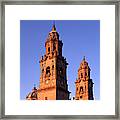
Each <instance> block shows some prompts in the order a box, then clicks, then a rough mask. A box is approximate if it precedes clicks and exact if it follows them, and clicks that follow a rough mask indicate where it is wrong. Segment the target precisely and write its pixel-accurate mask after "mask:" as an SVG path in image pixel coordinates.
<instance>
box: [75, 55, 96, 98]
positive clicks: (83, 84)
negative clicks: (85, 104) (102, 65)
mask: <svg viewBox="0 0 120 120" xmlns="http://www.w3.org/2000/svg"><path fill="white" fill-rule="evenodd" d="M93 84H94V83H93V82H92V79H90V68H89V66H88V63H87V62H86V60H85V57H84V58H83V60H82V62H81V64H80V67H79V69H78V78H77V79H76V81H75V85H76V92H75V100H93V99H94V98H93Z"/></svg>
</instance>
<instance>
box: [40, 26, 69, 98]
mask: <svg viewBox="0 0 120 120" xmlns="http://www.w3.org/2000/svg"><path fill="white" fill-rule="evenodd" d="M62 46H63V43H62V41H61V40H59V34H58V32H57V31H56V27H55V24H53V27H52V30H51V32H49V35H48V37H47V40H46V42H45V48H46V53H45V55H44V56H42V57H41V59H40V69H41V74H40V85H39V88H38V99H40V100H68V99H69V94H70V92H69V91H68V84H67V76H66V69H67V65H68V63H67V61H66V59H65V58H64V57H63V56H62Z"/></svg>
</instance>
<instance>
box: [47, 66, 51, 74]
mask: <svg viewBox="0 0 120 120" xmlns="http://www.w3.org/2000/svg"><path fill="white" fill-rule="evenodd" d="M46 74H50V67H49V66H48V67H47V68H46Z"/></svg>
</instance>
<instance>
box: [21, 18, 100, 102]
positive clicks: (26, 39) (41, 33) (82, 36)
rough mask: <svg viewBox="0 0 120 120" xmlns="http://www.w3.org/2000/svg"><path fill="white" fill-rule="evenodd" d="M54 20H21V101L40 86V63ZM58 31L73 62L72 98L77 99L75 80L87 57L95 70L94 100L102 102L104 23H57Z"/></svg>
mask: <svg viewBox="0 0 120 120" xmlns="http://www.w3.org/2000/svg"><path fill="white" fill-rule="evenodd" d="M52 25H53V21H52V20H21V21H20V99H25V97H26V95H27V94H28V93H29V92H31V90H32V88H33V86H34V84H36V86H37V87H38V86H39V79H40V65H39V60H40V57H41V56H42V55H44V53H45V41H46V38H47V36H48V33H49V32H50V31H51V29H52ZM55 25H56V29H57V32H58V33H59V35H60V40H62V42H63V56H64V57H65V58H66V60H67V62H68V63H69V65H68V68H67V78H68V86H69V91H71V98H72V97H74V96H75V80H76V78H77V74H78V68H79V66H80V62H81V61H82V59H83V56H85V57H86V61H87V62H88V64H89V66H90V68H91V79H93V82H94V97H95V99H97V100H99V99H100V21H99V20H56V21H55Z"/></svg>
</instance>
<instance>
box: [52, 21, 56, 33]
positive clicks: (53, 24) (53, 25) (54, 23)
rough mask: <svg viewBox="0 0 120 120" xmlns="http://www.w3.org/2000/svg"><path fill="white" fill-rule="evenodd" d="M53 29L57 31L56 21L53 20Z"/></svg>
mask: <svg viewBox="0 0 120 120" xmlns="http://www.w3.org/2000/svg"><path fill="white" fill-rule="evenodd" d="M52 31H56V27H55V21H53V27H52Z"/></svg>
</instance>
